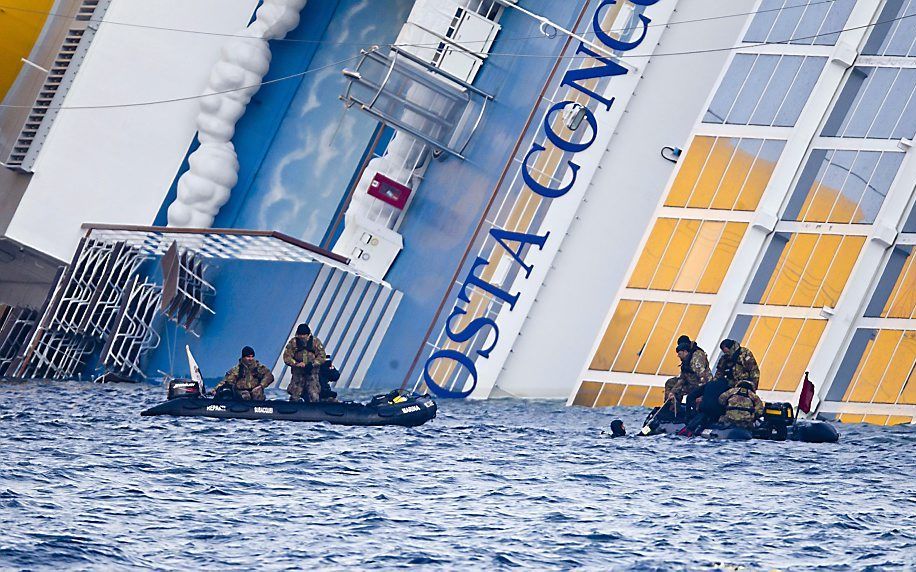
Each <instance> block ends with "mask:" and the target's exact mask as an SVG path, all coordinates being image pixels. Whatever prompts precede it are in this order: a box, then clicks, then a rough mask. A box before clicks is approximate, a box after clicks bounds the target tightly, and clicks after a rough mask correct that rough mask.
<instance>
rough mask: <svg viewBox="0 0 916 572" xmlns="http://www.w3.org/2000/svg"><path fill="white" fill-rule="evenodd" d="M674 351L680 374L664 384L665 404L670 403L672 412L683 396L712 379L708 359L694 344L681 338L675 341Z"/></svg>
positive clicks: (686, 338) (684, 337)
mask: <svg viewBox="0 0 916 572" xmlns="http://www.w3.org/2000/svg"><path fill="white" fill-rule="evenodd" d="M675 351H676V352H677V357H678V358H679V359H680V360H681V372H680V374H678V376H677V377H672V378H671V379H669V380H668V381H666V382H665V402H666V403H667V402H669V401H670V402H671V408H672V410H676V408H677V405H679V404H680V403H681V400H682V399H683V398H684V396H685V395H687V394H689V393H692V392H695V391H696V390H697V389H699V388H700V387H702V386H703V385H705V384H706V383H707V382H708V381H709V380H710V379H712V373H711V372H710V371H709V358H708V357H707V356H706V352H705V351H703V349H702V348H701V347H700V346H698V345H697V344H696V342H694V341H691V339H690V338H689V337H687V336H681V337H679V338H678V339H677V347H675Z"/></svg>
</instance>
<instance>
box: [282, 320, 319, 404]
mask: <svg viewBox="0 0 916 572" xmlns="http://www.w3.org/2000/svg"><path fill="white" fill-rule="evenodd" d="M327 359H328V357H327V353H325V351H324V344H322V343H321V340H319V339H318V338H317V337H316V336H313V335H312V330H311V328H309V327H308V324H299V325H298V326H297V327H296V335H295V336H293V337H292V339H290V340H289V342H287V344H286V348H285V349H284V350H283V363H285V364H286V365H288V366H289V367H290V369H291V370H292V374H293V379H292V381H290V382H289V387H287V388H286V391H287V392H288V393H289V400H290V401H300V400H301V399H303V398H305V400H306V401H308V402H310V403H316V402H318V401H319V400H320V399H321V380H320V378H319V375H320V368H321V365H322V364H323V363H324V362H325V361H327Z"/></svg>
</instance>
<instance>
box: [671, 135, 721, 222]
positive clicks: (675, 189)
mask: <svg viewBox="0 0 916 572" xmlns="http://www.w3.org/2000/svg"><path fill="white" fill-rule="evenodd" d="M715 140H716V138H715V137H694V138H693V143H692V144H691V145H690V148H689V149H688V150H687V153H686V154H685V155H684V158H683V159H682V160H681V168H680V170H678V172H677V177H676V178H675V179H674V183H673V184H672V185H671V191H670V192H669V193H668V198H667V199H665V206H667V207H683V206H687V199H688V198H690V194H691V193H692V192H693V187H694V185H696V182H697V179H699V178H700V173H701V172H702V171H703V165H705V164H706V158H707V157H708V156H709V151H710V150H711V149H712V146H713V143H714V142H715Z"/></svg>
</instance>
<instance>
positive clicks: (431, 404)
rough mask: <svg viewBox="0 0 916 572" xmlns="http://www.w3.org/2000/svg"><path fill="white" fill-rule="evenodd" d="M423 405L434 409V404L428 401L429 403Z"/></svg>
mask: <svg viewBox="0 0 916 572" xmlns="http://www.w3.org/2000/svg"><path fill="white" fill-rule="evenodd" d="M423 405H424V406H425V407H432V406H433V402H432V401H427V402H426V403H424V404H423Z"/></svg>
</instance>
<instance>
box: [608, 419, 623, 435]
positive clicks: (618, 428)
mask: <svg viewBox="0 0 916 572" xmlns="http://www.w3.org/2000/svg"><path fill="white" fill-rule="evenodd" d="M611 433H612V434H613V435H614V437H623V436H624V435H626V434H627V430H626V429H624V427H623V421H621V420H620V419H614V420H613V421H611Z"/></svg>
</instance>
